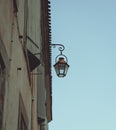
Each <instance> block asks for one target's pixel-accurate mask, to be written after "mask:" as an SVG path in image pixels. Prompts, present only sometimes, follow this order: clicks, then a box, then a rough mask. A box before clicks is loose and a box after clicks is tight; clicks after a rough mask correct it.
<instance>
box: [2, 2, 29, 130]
mask: <svg viewBox="0 0 116 130" xmlns="http://www.w3.org/2000/svg"><path fill="white" fill-rule="evenodd" d="M23 32H24V0H20V1H19V4H18V12H17V15H16V14H15V13H14V12H13V3H12V0H7V1H6V0H1V2H0V38H1V41H2V42H0V44H2V45H3V46H4V47H5V49H6V52H7V54H8V59H7V60H9V61H8V62H9V72H8V73H7V81H6V92H5V93H6V95H5V97H6V99H5V105H4V106H5V108H4V122H3V129H4V130H16V129H17V127H18V113H19V95H21V96H22V100H23V103H24V107H25V110H26V115H27V118H28V128H29V130H31V86H30V82H29V76H28V70H27V64H26V60H25V55H24V51H23V40H22V39H20V38H19V36H20V35H23ZM3 58H4V55H3Z"/></svg>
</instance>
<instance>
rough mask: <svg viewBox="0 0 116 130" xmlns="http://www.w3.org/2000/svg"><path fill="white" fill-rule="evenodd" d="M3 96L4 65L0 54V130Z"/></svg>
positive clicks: (0, 125)
mask: <svg viewBox="0 0 116 130" xmlns="http://www.w3.org/2000/svg"><path fill="white" fill-rule="evenodd" d="M4 95H5V65H4V62H3V59H2V56H1V54H0V130H1V129H2V121H3V107H4Z"/></svg>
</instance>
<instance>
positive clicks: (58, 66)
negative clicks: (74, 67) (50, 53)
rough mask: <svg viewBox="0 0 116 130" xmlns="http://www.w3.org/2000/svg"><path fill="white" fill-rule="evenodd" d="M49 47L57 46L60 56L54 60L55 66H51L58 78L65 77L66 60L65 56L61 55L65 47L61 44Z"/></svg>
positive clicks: (67, 66)
mask: <svg viewBox="0 0 116 130" xmlns="http://www.w3.org/2000/svg"><path fill="white" fill-rule="evenodd" d="M51 46H53V47H56V46H59V48H58V49H59V51H60V54H59V55H57V56H56V58H55V64H54V65H53V66H54V68H55V71H56V74H57V76H58V77H65V76H66V74H67V71H68V68H69V65H68V59H67V57H66V56H65V55H63V54H62V52H63V51H64V49H65V47H64V45H62V44H51Z"/></svg>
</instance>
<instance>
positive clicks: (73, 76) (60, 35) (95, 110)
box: [49, 0, 116, 130]
mask: <svg viewBox="0 0 116 130" xmlns="http://www.w3.org/2000/svg"><path fill="white" fill-rule="evenodd" d="M51 14H52V42H53V43H61V44H64V45H65V47H66V49H65V51H64V54H65V55H66V56H67V57H68V60H69V64H70V68H69V71H68V73H67V76H66V77H65V78H60V79H59V78H58V77H57V76H56V74H55V72H54V70H53V80H52V81H53V84H52V87H53V91H52V92H53V94H52V96H53V121H52V122H51V123H50V125H49V130H116V0H51ZM52 50H53V53H52V54H53V62H54V58H55V56H56V55H57V54H58V51H57V49H56V48H55V49H52ZM53 64H54V63H53ZM53 69H54V68H53Z"/></svg>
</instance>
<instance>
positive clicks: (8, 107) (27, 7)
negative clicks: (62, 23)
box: [0, 0, 52, 130]
mask: <svg viewBox="0 0 116 130" xmlns="http://www.w3.org/2000/svg"><path fill="white" fill-rule="evenodd" d="M50 33H51V30H50V2H49V1H48V0H7V1H6V0H1V1H0V130H47V129H48V123H49V122H50V121H51V120H52V91H51V90H52V85H51V48H50V44H51V35H50Z"/></svg>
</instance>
